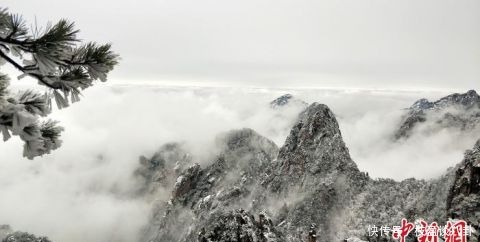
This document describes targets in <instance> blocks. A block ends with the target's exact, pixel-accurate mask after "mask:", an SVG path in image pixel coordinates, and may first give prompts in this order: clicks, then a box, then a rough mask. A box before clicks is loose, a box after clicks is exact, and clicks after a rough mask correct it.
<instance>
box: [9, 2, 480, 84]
mask: <svg viewBox="0 0 480 242" xmlns="http://www.w3.org/2000/svg"><path fill="white" fill-rule="evenodd" d="M1 5H2V6H4V7H8V8H9V9H10V11H11V12H13V13H21V14H23V15H24V16H25V17H26V18H27V19H28V20H29V21H31V22H34V21H35V18H36V20H37V22H38V23H39V24H41V25H43V24H45V23H46V22H47V21H56V20H58V19H60V18H62V17H64V18H68V19H70V20H73V21H75V22H76V24H77V27H78V28H80V29H81V34H80V37H81V38H83V39H85V40H95V41H99V42H112V43H113V45H114V49H115V51H117V52H118V53H119V54H120V55H121V56H122V61H121V64H120V65H119V66H118V67H117V68H116V69H115V71H114V72H113V73H112V75H111V76H110V81H112V82H113V83H115V82H119V83H120V82H132V83H143V82H156V83H169V84H179V85H184V84H193V85H222V86H229V85H244V86H267V87H351V88H352V87H360V88H403V89H418V88H436V89H438V88H445V89H456V90H464V89H471V88H477V89H478V88H479V87H480V84H479V83H480V0H450V1H446V0H329V1H325V0H315V1H313V0H312V1H307V0H291V1H290V0H289V1H287V0H239V1H230V0H202V1H200V0H135V1H132V0H122V1H114V0H108V1H101V0H82V1H66V0H42V1H32V0H30V1H26V0H2V4H1Z"/></svg>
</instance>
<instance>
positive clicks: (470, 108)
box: [395, 90, 480, 139]
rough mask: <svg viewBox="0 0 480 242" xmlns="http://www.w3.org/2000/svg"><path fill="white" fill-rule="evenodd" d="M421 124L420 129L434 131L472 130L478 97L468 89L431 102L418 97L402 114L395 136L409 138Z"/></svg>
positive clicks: (479, 111)
mask: <svg viewBox="0 0 480 242" xmlns="http://www.w3.org/2000/svg"><path fill="white" fill-rule="evenodd" d="M421 124H423V126H424V127H423V128H424V129H425V130H424V131H426V132H436V131H438V130H440V129H442V128H455V129H459V130H466V131H469V130H473V129H475V128H477V127H478V126H479V124H480V96H479V95H478V94H477V93H476V92H475V91H474V90H470V91H468V92H466V93H463V94H458V93H455V94H452V95H449V96H446V97H443V98H441V99H439V100H437V101H435V102H429V101H428V100H427V99H420V100H418V101H417V102H415V103H414V104H413V105H412V106H411V107H410V108H409V109H408V113H407V114H406V115H405V116H404V117H403V120H402V122H401V125H400V128H399V129H398V130H397V132H396V133H395V138H396V139H400V138H407V137H409V136H410V135H411V134H412V132H413V130H414V129H415V128H419V126H421Z"/></svg>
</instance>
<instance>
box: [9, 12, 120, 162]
mask: <svg viewBox="0 0 480 242" xmlns="http://www.w3.org/2000/svg"><path fill="white" fill-rule="evenodd" d="M78 32H79V31H78V30H77V29H75V27H74V24H73V23H72V22H69V21H67V20H60V21H59V22H57V23H55V24H49V25H48V26H47V27H45V28H43V29H41V28H38V27H34V28H33V29H29V28H27V27H26V23H25V21H24V20H23V19H22V17H21V16H20V15H15V14H10V13H9V12H8V11H7V9H1V8H0V66H1V65H3V64H10V65H12V66H14V67H15V68H16V69H17V70H19V71H20V72H22V73H23V74H22V75H20V76H19V78H18V79H20V78H22V77H25V76H28V77H31V78H34V79H35V80H37V81H38V84H40V85H42V86H45V87H46V88H47V92H46V93H38V92H35V91H33V90H26V91H23V92H19V93H11V92H10V91H9V90H8V86H9V82H8V80H9V78H8V77H7V76H6V75H4V74H1V73H0V133H1V135H0V136H3V140H4V141H6V140H8V139H9V138H10V137H11V136H12V135H18V136H19V137H20V138H21V139H22V140H23V141H24V142H25V145H24V152H23V155H24V156H25V157H28V158H29V159H32V158H34V157H35V156H40V155H43V154H47V153H49V152H50V151H51V150H54V149H56V148H58V147H59V146H60V144H61V141H60V139H59V137H60V133H61V132H62V131H63V128H62V127H60V126H58V125H57V122H56V121H51V120H45V117H46V116H48V114H50V112H51V100H52V99H55V102H56V104H57V107H58V108H65V107H67V106H68V105H69V103H70V102H76V101H78V100H79V96H80V95H81V91H82V90H84V89H85V88H88V87H90V86H92V85H93V83H94V81H95V80H100V81H106V80H107V74H108V73H109V72H110V71H111V70H112V69H113V67H114V66H115V65H116V64H117V61H118V55H116V54H115V53H113V52H112V51H111V46H110V44H105V45H98V44H96V43H86V44H82V43H80V40H79V39H78V38H77V34H78Z"/></svg>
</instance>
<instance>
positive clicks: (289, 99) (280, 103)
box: [270, 94, 308, 108]
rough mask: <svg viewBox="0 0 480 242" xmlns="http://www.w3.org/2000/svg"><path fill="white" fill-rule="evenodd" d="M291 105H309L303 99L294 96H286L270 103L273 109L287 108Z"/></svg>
mask: <svg viewBox="0 0 480 242" xmlns="http://www.w3.org/2000/svg"><path fill="white" fill-rule="evenodd" d="M289 104H296V105H301V106H307V105H308V104H307V103H306V102H304V101H303V100H301V99H298V98H296V97H294V96H293V95H292V94H284V95H282V96H280V97H278V98H276V99H275V100H273V101H271V102H270V107H272V108H280V107H284V106H287V105H289Z"/></svg>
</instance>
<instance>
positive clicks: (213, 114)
mask: <svg viewBox="0 0 480 242" xmlns="http://www.w3.org/2000/svg"><path fill="white" fill-rule="evenodd" d="M465 91H466V90H465ZM285 93H292V94H293V95H294V96H296V97H297V98H300V99H303V100H304V101H306V102H308V103H312V102H319V103H325V104H327V105H328V106H329V107H330V108H331V109H332V110H333V112H334V113H335V114H336V116H337V119H338V121H339V124H340V128H341V131H342V135H343V137H344V140H345V143H346V144H347V146H348V147H349V150H350V152H351V156H352V158H353V160H354V161H355V162H356V163H357V164H358V166H359V168H360V169H361V170H363V171H367V172H368V173H369V174H370V176H372V177H374V178H377V177H389V178H393V179H396V180H401V179H405V178H409V177H416V178H424V179H430V178H434V177H436V176H438V175H440V174H442V173H443V172H445V171H446V169H447V168H448V167H451V166H454V165H455V164H457V163H458V162H459V161H461V159H462V157H463V153H464V151H465V150H466V149H468V148H471V147H472V146H473V144H474V142H475V141H476V140H477V139H478V138H480V133H478V132H469V133H465V132H460V131H454V130H448V129H445V130H440V131H438V132H435V133H418V134H414V135H413V136H412V137H411V138H410V139H407V140H404V141H397V142H395V141H393V139H392V138H393V133H394V132H395V130H396V128H398V127H399V124H400V121H401V117H402V115H403V114H404V113H405V110H404V108H406V107H409V106H410V105H411V104H413V102H414V101H416V100H417V99H419V98H422V97H426V98H429V99H432V100H434V99H437V98H440V97H442V96H444V95H446V94H448V93H446V92H438V91H437V92H427V91H392V90H340V89H337V90H335V89H263V88H207V87H166V86H148V85H103V86H101V85H98V86H97V87H96V88H92V89H90V90H86V91H85V93H84V96H83V98H82V100H81V101H80V102H78V103H75V104H73V105H72V106H71V107H69V108H67V109H63V110H55V111H54V113H53V114H52V115H51V118H53V119H56V120H58V121H60V123H61V125H62V126H64V127H65V128H66V129H65V132H64V133H63V134H62V139H63V145H62V147H61V148H60V149H58V150H56V151H54V152H52V154H49V155H45V156H43V157H39V158H36V159H34V160H27V159H25V158H22V156H21V154H22V145H23V144H22V143H21V141H20V140H19V139H18V138H13V139H11V140H9V141H8V142H5V143H1V144H0V224H9V225H11V226H12V228H14V229H15V230H22V231H28V232H30V233H34V234H37V235H47V236H48V237H50V238H51V239H52V240H53V241H62V242H83V241H89V242H107V241H115V242H122V241H125V242H127V241H128V242H131V241H136V240H137V239H138V237H139V234H140V233H141V229H142V227H143V226H144V225H145V224H146V223H147V222H148V218H149V211H150V201H146V200H144V199H142V198H139V197H135V196H132V191H134V190H135V186H136V185H137V184H138V183H137V182H136V181H135V179H133V177H132V172H133V171H134V170H135V168H136V167H137V165H138V158H139V156H140V155H146V156H150V155H152V154H153V153H154V152H155V151H156V150H157V149H158V148H159V147H160V146H161V145H162V144H165V143H166V142H172V141H183V142H185V143H186V144H187V146H188V147H189V149H190V152H191V153H192V155H193V156H194V157H195V159H196V160H197V161H198V162H199V163H208V162H209V157H211V154H212V152H214V150H215V147H214V138H215V136H216V135H217V134H219V133H221V132H225V131H228V130H231V129H239V128H243V127H248V128H252V129H254V130H256V131H257V132H258V133H260V134H262V135H264V136H266V137H268V138H270V139H271V140H273V141H274V142H275V143H276V144H277V145H278V146H281V145H282V144H283V142H284V140H285V138H286V136H287V135H288V133H289V131H290V128H291V127H292V125H293V123H294V122H295V119H296V117H297V115H298V113H299V112H301V110H302V106H301V105H293V106H289V107H286V108H282V109H279V110H274V109H272V108H270V106H269V102H270V101H272V100H273V99H275V98H276V97H278V96H280V95H283V94H285Z"/></svg>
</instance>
